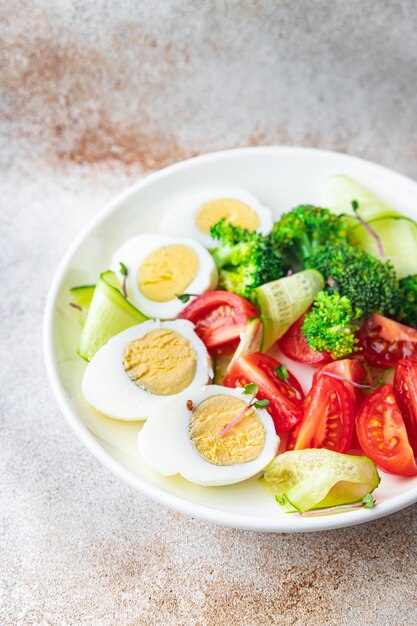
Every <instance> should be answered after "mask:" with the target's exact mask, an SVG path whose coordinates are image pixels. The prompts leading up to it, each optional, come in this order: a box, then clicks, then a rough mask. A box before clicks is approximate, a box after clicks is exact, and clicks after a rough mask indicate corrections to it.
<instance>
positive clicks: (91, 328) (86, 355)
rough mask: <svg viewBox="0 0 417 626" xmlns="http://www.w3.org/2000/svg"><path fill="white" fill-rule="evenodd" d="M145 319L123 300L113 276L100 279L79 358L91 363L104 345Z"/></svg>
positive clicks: (85, 328)
mask: <svg viewBox="0 0 417 626" xmlns="http://www.w3.org/2000/svg"><path fill="white" fill-rule="evenodd" d="M146 319H148V318H147V317H145V316H144V315H143V313H141V312H140V311H138V309H136V308H135V307H134V306H133V304H131V303H130V302H129V301H128V300H126V298H125V297H124V296H123V294H122V292H121V290H120V284H119V281H118V280H117V278H116V275H115V274H114V272H104V274H101V275H100V278H99V280H98V282H97V286H96V288H95V290H94V295H93V298H92V300H91V303H90V308H89V311H88V315H87V319H86V322H85V325H84V328H83V330H82V332H81V338H80V345H79V348H78V354H79V355H80V356H81V357H82V358H83V359H86V360H87V361H90V360H91V359H92V357H93V356H94V355H95V353H96V352H97V350H99V349H100V348H101V347H102V346H104V344H105V343H107V341H108V340H109V339H110V338H111V337H113V336H114V335H117V334H118V333H120V332H122V330H125V329H126V328H129V327H130V326H134V325H135V324H140V323H141V322H144V321H145V320H146Z"/></svg>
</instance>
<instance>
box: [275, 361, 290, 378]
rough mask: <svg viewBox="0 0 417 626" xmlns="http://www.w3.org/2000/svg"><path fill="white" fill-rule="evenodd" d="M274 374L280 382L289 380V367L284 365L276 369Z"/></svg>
mask: <svg viewBox="0 0 417 626" xmlns="http://www.w3.org/2000/svg"><path fill="white" fill-rule="evenodd" d="M274 374H275V376H276V377H277V378H279V380H287V379H288V377H289V373H288V367H287V366H286V365H285V363H283V364H282V365H280V366H279V367H276V368H275V369H274Z"/></svg>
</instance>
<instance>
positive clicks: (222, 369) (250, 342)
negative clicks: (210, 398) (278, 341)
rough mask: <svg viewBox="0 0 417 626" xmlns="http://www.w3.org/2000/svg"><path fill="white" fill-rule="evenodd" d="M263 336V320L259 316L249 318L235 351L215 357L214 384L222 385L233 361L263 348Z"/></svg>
mask: <svg viewBox="0 0 417 626" xmlns="http://www.w3.org/2000/svg"><path fill="white" fill-rule="evenodd" d="M262 336H263V326H262V321H261V319H260V318H259V317H252V318H251V319H250V320H248V323H247V324H246V328H245V330H244V332H243V333H242V335H241V338H240V342H239V345H238V347H237V348H236V350H235V352H234V353H231V354H223V355H219V356H216V357H215V358H214V381H213V382H214V384H215V385H222V384H223V381H224V379H225V378H226V376H227V374H228V373H229V372H230V369H231V367H232V365H233V363H234V362H235V361H236V359H238V358H239V357H241V356H244V355H245V354H253V353H254V352H259V350H260V349H261V343H262Z"/></svg>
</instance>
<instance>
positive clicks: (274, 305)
mask: <svg viewBox="0 0 417 626" xmlns="http://www.w3.org/2000/svg"><path fill="white" fill-rule="evenodd" d="M322 289H324V280H323V276H322V275H321V274H320V273H319V272H317V271H316V270H304V271H303V272H297V273H296V274H293V275H292V276H286V277H285V278H280V279H279V280H273V281H272V282H270V283H265V285H261V286H260V287H257V288H256V289H255V295H256V299H257V303H258V306H259V308H260V311H261V319H262V323H263V329H264V334H263V339H262V351H263V352H265V351H266V350H268V349H269V348H270V347H271V346H272V344H273V343H275V341H277V340H278V339H279V338H280V337H282V335H283V334H284V333H285V332H286V331H287V330H288V329H289V327H290V326H291V324H293V323H294V322H295V321H296V320H297V319H298V318H299V317H300V316H301V315H302V314H303V313H305V311H306V310H307V309H308V307H309V306H311V305H312V304H313V302H314V299H315V297H316V296H317V294H318V293H319V291H321V290H322Z"/></svg>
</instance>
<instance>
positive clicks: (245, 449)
mask: <svg viewBox="0 0 417 626" xmlns="http://www.w3.org/2000/svg"><path fill="white" fill-rule="evenodd" d="M242 392H243V389H240V388H237V389H229V388H227V387H222V386H220V385H210V386H206V387H203V388H202V389H199V390H194V391H193V392H192V393H189V394H188V395H187V396H186V397H184V398H181V399H179V400H178V399H172V401H170V402H169V403H168V404H167V405H165V406H164V409H163V411H161V410H158V409H156V410H155V411H153V412H152V413H151V414H150V415H149V418H148V420H147V421H146V423H145V424H144V426H143V428H142V430H141V431H140V433H139V437H138V444H139V451H140V454H141V455H142V457H143V459H144V460H145V461H146V462H147V463H148V464H149V465H150V466H151V467H152V468H153V469H154V470H155V471H157V472H158V473H159V474H162V475H164V476H172V475H175V474H180V475H181V476H183V477H184V478H186V479H187V480H189V481H191V482H193V483H196V484H198V485H206V486H217V485H231V484H233V483H237V482H240V481H242V480H246V479H247V478H250V477H252V476H255V475H256V474H258V472H260V471H261V470H262V469H263V468H264V467H265V466H266V465H267V464H268V463H269V462H270V461H271V460H272V459H273V458H274V456H275V455H276V452H277V448H278V444H279V438H278V436H277V434H276V432H275V428H274V423H273V421H272V418H271V416H270V415H269V413H268V412H267V411H265V410H264V409H255V408H254V407H251V408H249V410H247V411H246V412H245V413H244V416H243V417H242V418H241V419H240V421H239V422H237V423H236V424H235V425H234V426H233V427H232V428H231V429H230V430H229V432H227V434H224V435H222V436H221V432H222V430H223V429H224V428H225V426H226V425H228V424H230V423H231V422H232V420H234V419H235V418H236V416H238V415H239V414H241V412H242V410H243V409H244V408H245V406H247V405H248V403H250V400H251V398H248V396H247V395H243V394H242Z"/></svg>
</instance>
